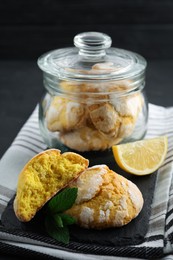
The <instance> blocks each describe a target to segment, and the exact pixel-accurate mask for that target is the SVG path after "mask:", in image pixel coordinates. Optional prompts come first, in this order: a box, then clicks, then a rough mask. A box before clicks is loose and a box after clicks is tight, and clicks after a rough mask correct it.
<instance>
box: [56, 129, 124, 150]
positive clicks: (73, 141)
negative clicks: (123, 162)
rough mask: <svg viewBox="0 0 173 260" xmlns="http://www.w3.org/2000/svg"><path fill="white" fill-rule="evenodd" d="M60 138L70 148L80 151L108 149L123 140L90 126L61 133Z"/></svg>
mask: <svg viewBox="0 0 173 260" xmlns="http://www.w3.org/2000/svg"><path fill="white" fill-rule="evenodd" d="M59 139H60V141H61V142H62V143H63V144H65V145H66V146H68V147H69V148H71V149H74V150H77V151H80V152H86V151H98V150H106V149H108V148H110V147H112V145H113V144H117V143H119V142H120V141H121V140H122V138H119V137H116V138H114V137H109V136H106V135H104V134H102V133H100V131H98V130H97V129H93V128H92V127H89V126H85V127H82V128H80V129H78V130H74V131H71V132H68V133H60V135H59Z"/></svg>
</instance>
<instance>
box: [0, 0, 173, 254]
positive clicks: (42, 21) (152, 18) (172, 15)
mask: <svg viewBox="0 0 173 260" xmlns="http://www.w3.org/2000/svg"><path fill="white" fill-rule="evenodd" d="M84 31H99V32H104V33H106V34H108V35H109V36H110V37H111V38H112V41H113V44H112V46H113V47H118V48H123V49H127V50H131V51H134V52H137V53H139V54H141V55H142V56H144V57H145V58H146V60H147V62H148V66H147V72H146V93H147V96H148V101H149V102H151V103H154V104H156V105H161V106H172V105H173V98H172V96H173V86H172V85H173V1H172V0H69V1H67V0H28V1H26V0H0V157H1V156H2V155H3V153H4V152H5V151H6V149H7V148H8V147H9V145H10V144H11V142H12V141H13V139H14V138H15V136H16V135H17V133H18V131H19V130H20V128H21V127H22V125H23V124H24V123H25V121H26V120H27V118H28V117H29V115H30V114H31V113H32V111H33V109H34V108H35V106H36V104H37V102H38V101H39V100H40V98H41V96H42V95H43V93H44V88H43V84H42V72H41V71H40V70H39V68H38V66H37V58H38V57H39V56H40V55H41V54H43V53H44V52H47V51H49V50H53V49H57V48H62V47H67V46H73V38H74V36H75V35H76V34H78V33H80V32H84ZM11 253H12V254H13V252H11ZM0 259H7V257H6V258H5V257H3V256H1V254H0ZM8 259H15V258H14V257H13V258H8ZM16 259H18V257H17V258H16Z"/></svg>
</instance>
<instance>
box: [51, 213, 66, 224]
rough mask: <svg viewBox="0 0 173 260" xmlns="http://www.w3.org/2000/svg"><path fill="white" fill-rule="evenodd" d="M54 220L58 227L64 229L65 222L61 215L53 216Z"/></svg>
mask: <svg viewBox="0 0 173 260" xmlns="http://www.w3.org/2000/svg"><path fill="white" fill-rule="evenodd" d="M53 220H54V222H55V225H56V227H63V226H64V224H63V220H62V218H61V216H60V215H59V214H54V215H53Z"/></svg>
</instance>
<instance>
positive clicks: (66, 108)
mask: <svg viewBox="0 0 173 260" xmlns="http://www.w3.org/2000/svg"><path fill="white" fill-rule="evenodd" d="M84 120H85V107H84V106H83V105H82V104H81V103H79V102H74V101H71V100H69V99H67V98H62V97H58V96H56V97H54V98H53V100H52V102H51V104H50V106H49V108H48V110H47V113H46V124H47V127H48V129H49V130H50V131H52V132H54V131H70V130H72V129H77V128H79V127H81V126H82V125H83V124H84Z"/></svg>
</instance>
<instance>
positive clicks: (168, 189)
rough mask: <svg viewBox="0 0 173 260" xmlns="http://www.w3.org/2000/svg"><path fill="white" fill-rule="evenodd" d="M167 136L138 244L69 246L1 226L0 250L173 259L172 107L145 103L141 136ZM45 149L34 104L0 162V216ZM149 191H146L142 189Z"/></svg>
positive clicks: (61, 256) (58, 256) (59, 255)
mask: <svg viewBox="0 0 173 260" xmlns="http://www.w3.org/2000/svg"><path fill="white" fill-rule="evenodd" d="M160 135H167V136H168V153H167V157H166V160H165V161H164V164H163V165H162V166H161V167H160V169H159V171H158V173H157V180H156V186H155V191H154V198H153V203H152V211H151V216H150V221H149V228H148V232H147V234H146V236H145V240H144V242H142V243H141V244H139V245H133V246H125V247H116V248H113V249H112V248H111V250H110V249H109V248H106V247H105V248H104V247H102V250H100V248H99V247H98V248H97V245H82V243H72V245H71V246H70V247H68V246H62V244H58V243H57V244H56V243H53V244H52V243H50V241H48V240H46V239H45V240H44V239H43V238H40V237H39V235H38V236H31V235H30V234H26V235H23V233H21V232H18V231H16V232H15V231H11V232H10V231H9V230H5V229H4V228H3V227H2V225H0V252H8V250H9V252H11V253H12V252H13V253H14V254H16V255H17V254H20V255H22V254H24V255H25V256H27V255H30V256H32V255H33V256H35V257H36V256H37V255H38V256H44V257H47V258H48V259H49V258H50V259H54V258H55V259H70V260H72V259H83V260H84V259H106V260H109V259H110V260H111V259H129V258H131V259H149V258H150V259H151V258H152V259H167V260H168V259H173V180H172V175H173V107H170V108H164V107H161V106H156V105H153V104H149V124H148V131H147V135H146V137H145V138H152V137H155V136H160ZM45 149H46V145H45V143H44V142H43V140H42V138H41V136H40V132H39V126H38V106H37V107H36V109H35V110H34V112H33V113H32V115H31V116H30V118H29V119H28V121H27V122H26V123H25V125H24V126H23V127H22V129H21V131H20V132H19V134H18V135H17V137H16V138H15V140H14V142H13V143H12V145H11V146H10V148H9V149H8V150H7V151H6V153H5V154H4V156H3V157H2V159H1V161H0V216H1V214H2V212H3V211H4V209H5V207H6V206H7V203H8V202H9V200H10V199H11V198H12V197H13V196H14V194H15V191H16V185H17V180H18V174H19V172H20V171H21V169H22V168H23V166H24V165H25V164H26V162H27V161H28V160H30V159H31V158H32V157H33V156H34V155H35V154H36V153H39V152H40V151H42V150H45ZM146 188H147V187H146Z"/></svg>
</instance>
